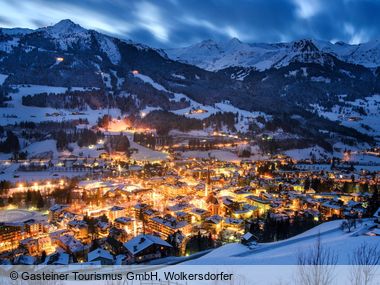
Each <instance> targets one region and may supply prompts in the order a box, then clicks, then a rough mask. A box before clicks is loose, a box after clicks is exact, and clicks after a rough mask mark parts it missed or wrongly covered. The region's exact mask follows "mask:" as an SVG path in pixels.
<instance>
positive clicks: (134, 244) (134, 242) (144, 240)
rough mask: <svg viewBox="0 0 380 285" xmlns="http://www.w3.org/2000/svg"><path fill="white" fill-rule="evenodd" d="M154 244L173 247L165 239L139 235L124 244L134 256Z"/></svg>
mask: <svg viewBox="0 0 380 285" xmlns="http://www.w3.org/2000/svg"><path fill="white" fill-rule="evenodd" d="M153 244H157V245H162V246H166V247H172V246H171V245H170V244H169V243H167V242H166V241H164V240H163V239H161V238H159V237H157V236H154V235H143V234H142V235H138V236H136V237H134V238H133V239H131V240H129V241H127V242H126V243H124V247H125V248H126V249H127V250H128V251H129V252H130V253H132V254H133V255H135V254H137V253H139V252H141V251H143V250H144V249H146V248H148V247H150V246H151V245H153Z"/></svg>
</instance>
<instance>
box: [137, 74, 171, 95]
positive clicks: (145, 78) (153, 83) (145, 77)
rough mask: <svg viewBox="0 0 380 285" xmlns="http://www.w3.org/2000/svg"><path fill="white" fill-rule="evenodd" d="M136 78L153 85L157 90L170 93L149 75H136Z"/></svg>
mask: <svg viewBox="0 0 380 285" xmlns="http://www.w3.org/2000/svg"><path fill="white" fill-rule="evenodd" d="M134 76H135V77H137V78H139V79H141V80H142V81H144V82H145V83H148V84H150V85H152V86H153V87H154V88H156V89H157V90H159V91H165V92H168V90H166V88H165V87H164V86H162V85H161V84H159V83H157V82H155V81H154V80H153V79H152V78H150V77H149V76H148V75H144V74H140V73H138V74H134Z"/></svg>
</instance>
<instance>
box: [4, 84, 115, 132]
mask: <svg viewBox="0 0 380 285" xmlns="http://www.w3.org/2000/svg"><path fill="white" fill-rule="evenodd" d="M13 87H14V88H17V89H18V91H17V92H16V93H11V94H10V95H11V97H12V101H9V102H7V103H8V105H9V106H8V107H5V108H0V111H1V115H2V117H1V122H0V124H1V125H7V124H14V123H19V122H22V121H32V122H42V121H55V122H61V121H67V120H75V119H79V118H82V119H88V121H89V123H90V124H91V125H95V124H96V123H97V120H98V118H99V117H102V116H103V115H106V114H108V109H100V110H92V109H90V108H88V109H87V110H85V111H81V112H80V114H73V111H77V110H67V109H55V108H50V107H47V108H44V107H32V106H24V105H22V96H26V95H33V94H37V93H43V92H47V93H55V94H59V93H65V92H66V91H67V87H56V86H46V85H15V86H13ZM87 89H88V88H87V87H73V88H72V90H87ZM109 112H110V115H111V116H112V117H118V116H120V115H121V113H120V110H119V109H110V110H109ZM47 114H57V115H56V116H47Z"/></svg>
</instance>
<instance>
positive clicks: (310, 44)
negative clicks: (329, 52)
mask: <svg viewBox="0 0 380 285" xmlns="http://www.w3.org/2000/svg"><path fill="white" fill-rule="evenodd" d="M292 46H293V49H294V50H297V51H300V52H316V51H319V49H318V47H317V46H316V45H315V44H314V41H313V40H312V39H301V40H298V41H294V42H293V44H292Z"/></svg>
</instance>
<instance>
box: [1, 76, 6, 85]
mask: <svg viewBox="0 0 380 285" xmlns="http://www.w3.org/2000/svg"><path fill="white" fill-rule="evenodd" d="M7 77H8V75H7V74H0V85H3V83H4V81H5V80H6V79H7Z"/></svg>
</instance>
